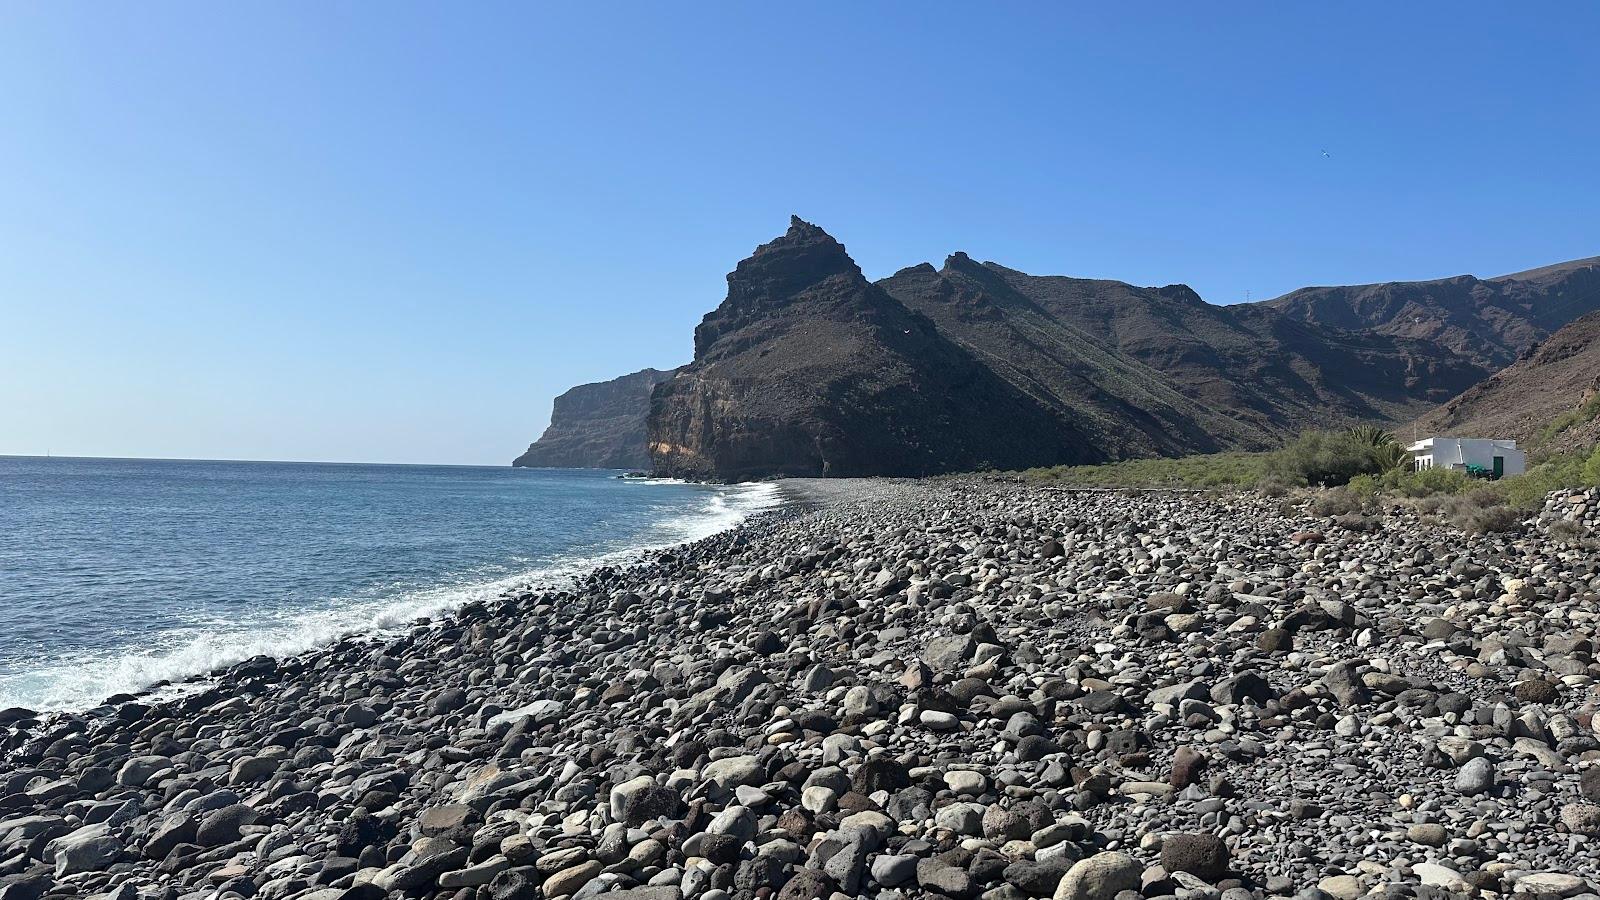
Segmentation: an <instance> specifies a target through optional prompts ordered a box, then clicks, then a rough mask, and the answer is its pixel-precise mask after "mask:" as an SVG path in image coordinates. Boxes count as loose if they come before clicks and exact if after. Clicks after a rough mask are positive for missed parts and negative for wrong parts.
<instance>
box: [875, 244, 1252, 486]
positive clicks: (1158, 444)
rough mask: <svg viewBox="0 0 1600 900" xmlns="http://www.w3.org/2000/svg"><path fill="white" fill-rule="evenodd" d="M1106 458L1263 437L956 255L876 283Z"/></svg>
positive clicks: (1224, 444) (1235, 443) (1196, 448)
mask: <svg viewBox="0 0 1600 900" xmlns="http://www.w3.org/2000/svg"><path fill="white" fill-rule="evenodd" d="M878 284H879V286H881V287H882V288H883V289H884V290H886V291H888V292H889V293H890V294H891V295H893V296H894V297H895V299H897V300H899V301H901V302H902V303H904V304H905V305H906V306H908V307H910V308H911V309H914V310H916V311H917V312H920V313H922V314H923V315H925V316H927V317H928V318H930V319H932V320H933V322H934V323H935V324H936V325H938V327H939V330H940V331H941V332H943V333H944V334H946V335H949V336H950V337H951V338H952V339H953V340H955V341H956V342H957V343H959V344H961V345H962V346H963V347H966V348H967V349H969V350H971V351H972V353H973V355H974V356H976V357H977V358H978V359H980V360H981V361H982V362H983V363H984V364H985V365H987V366H989V367H990V368H992V369H993V370H994V371H995V372H996V373H997V374H998V375H1000V377H1002V378H1004V379H1005V380H1006V381H1009V382H1010V383H1012V384H1014V385H1016V386H1017V387H1018V388H1019V389H1020V390H1022V391H1023V392H1024V393H1026V394H1028V395H1029V396H1030V397H1033V398H1034V399H1035V400H1036V401H1038V402H1039V403H1040V404H1041V405H1044V406H1046V407H1048V408H1050V409H1053V410H1056V411H1058V413H1059V414H1060V415H1061V416H1062V417H1063V418H1064V419H1067V420H1069V421H1073V422H1076V423H1078V425H1079V427H1080V428H1082V429H1083V430H1084V431H1085V432H1086V433H1087V434H1089V435H1090V436H1091V437H1092V438H1093V440H1094V441H1095V442H1096V443H1097V444H1098V445H1099V446H1101V447H1102V448H1104V449H1105V451H1106V454H1107V455H1108V456H1110V457H1112V458H1116V459H1125V458H1130V457H1138V456H1166V455H1175V454H1181V453H1193V452H1204V451H1214V450H1220V449H1223V448H1226V447H1237V446H1245V445H1248V444H1250V443H1251V442H1252V441H1253V440H1254V441H1265V440H1267V438H1266V436H1265V435H1263V434H1261V433H1260V432H1259V431H1257V430H1256V429H1253V428H1249V427H1246V426H1244V425H1243V424H1242V423H1241V422H1239V421H1237V420H1236V419H1234V418H1232V417H1230V416H1228V415H1227V414H1226V413H1223V412H1221V411H1219V410H1217V409H1215V408H1213V407H1210V406H1207V405H1205V404H1204V403H1201V402H1197V401H1196V400H1194V399H1193V398H1191V397H1189V396H1186V395H1185V394H1184V392H1183V391H1181V390H1179V389H1178V388H1177V387H1176V386H1174V385H1173V384H1172V383H1171V381H1170V380H1169V379H1167V378H1166V377H1165V376H1164V375H1163V373H1161V372H1160V371H1158V370H1155V369H1152V368H1151V367H1149V366H1147V365H1145V364H1143V363H1141V362H1139V361H1138V360H1137V359H1134V358H1132V357H1130V356H1128V355H1127V354H1125V353H1123V352H1121V351H1120V350H1118V349H1115V348H1113V347H1111V346H1109V345H1108V344H1107V343H1106V342H1105V341H1104V340H1102V339H1101V338H1099V337H1096V336H1094V335H1091V334H1089V333H1087V332H1085V331H1083V330H1081V329H1079V328H1078V327H1076V326H1075V325H1072V324H1071V323H1069V322H1066V321H1063V320H1062V319H1060V318H1058V317H1056V316H1055V315H1052V314H1051V313H1050V312H1049V311H1048V310H1046V309H1044V308H1043V307H1041V306H1040V305H1039V304H1037V303H1035V302H1034V301H1033V300H1030V299H1029V298H1027V297H1025V296H1023V295H1022V294H1020V293H1019V292H1017V291H1016V290H1015V289H1014V288H1012V287H1011V285H1009V284H1007V283H1006V282H1005V280H1004V279H1003V278H1001V277H1000V276H999V275H998V274H997V273H996V272H995V271H992V270H991V269H989V268H987V267H985V266H983V265H980V264H978V263H975V262H973V261H972V260H971V259H969V258H968V257H967V256H966V254H963V253H957V254H955V255H953V256H951V257H950V258H949V259H947V260H946V261H945V265H944V268H942V269H934V268H933V266H931V265H928V264H926V263H924V264H922V265H920V266H913V267H911V268H909V269H902V270H901V271H899V272H897V273H895V274H894V275H892V276H890V277H889V278H885V279H883V280H882V281H879V282H878Z"/></svg>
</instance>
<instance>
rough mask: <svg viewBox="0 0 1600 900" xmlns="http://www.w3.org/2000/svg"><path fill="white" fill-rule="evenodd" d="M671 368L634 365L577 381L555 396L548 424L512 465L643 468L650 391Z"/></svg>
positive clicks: (646, 457)
mask: <svg viewBox="0 0 1600 900" xmlns="http://www.w3.org/2000/svg"><path fill="white" fill-rule="evenodd" d="M677 371H678V370H677V369H668V370H666V371H662V370H660V369H640V370H639V371H637V372H634V373H633V374H631V375H624V376H622V377H621V378H613V379H611V380H610V381H602V382H599V383H597V384H582V385H579V386H577V387H575V388H573V389H571V390H569V391H567V392H566V393H564V394H562V395H561V396H559V397H557V398H556V401H555V406H554V408H553V409H552V411H551V413H550V427H548V428H546V429H545V430H544V434H542V435H540V436H539V439H538V440H537V441H534V442H533V443H532V444H531V445H529V446H528V449H527V451H526V452H524V453H523V454H522V455H521V456H519V457H517V458H516V459H515V460H514V461H512V463H511V464H512V465H513V466H529V467H542V466H554V467H561V468H575V469H582V468H591V469H648V468H650V451H649V449H648V447H647V446H646V439H645V419H646V417H647V416H648V415H649V412H650V393H651V391H653V390H654V389H655V386H656V385H658V384H660V383H661V382H663V381H666V380H667V379H668V378H671V377H672V376H673V375H674V374H676V373H677Z"/></svg>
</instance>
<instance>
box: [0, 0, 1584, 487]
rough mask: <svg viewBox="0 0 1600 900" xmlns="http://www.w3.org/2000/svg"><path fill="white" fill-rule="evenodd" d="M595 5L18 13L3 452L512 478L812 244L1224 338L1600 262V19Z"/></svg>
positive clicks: (1545, 12) (1270, 9) (1, 390)
mask: <svg viewBox="0 0 1600 900" xmlns="http://www.w3.org/2000/svg"><path fill="white" fill-rule="evenodd" d="M598 6H601V4H588V3H571V4H550V5H535V4H528V3H506V4H495V3H471V4H442V3H440V4H426V5H412V4H406V3H381V4H380V3H369V2H362V3H278V2H274V3H215V4H203V3H198V2H182V3H179V2H157V3H141V4H133V3H96V4H90V3H42V2H41V3H8V4H4V5H3V6H0V453H43V452H45V451H46V450H47V449H48V450H50V451H52V452H54V453H57V454H78V455H119V456H122V455H132V456H179V457H219V458H246V459H321V460H353V461H361V460H364V461H388V462H450V463H504V462H507V461H509V460H510V459H511V457H512V456H514V455H515V454H516V453H518V452H519V451H520V450H521V449H522V448H523V447H524V446H525V445H526V444H527V443H528V442H529V441H530V440H532V439H533V438H534V437H535V436H537V434H538V433H539V431H540V430H541V429H542V428H543V426H544V425H545V422H546V420H547V417H548V415H549V406H550V400H551V398H552V397H553V396H554V395H555V394H557V393H559V392H560V391H561V390H563V389H565V388H567V387H568V386H570V385H572V384H575V383H579V382H584V381H593V380H599V379H603V378H608V377H611V376H614V375H617V374H621V373H623V372H627V371H632V370H634V369H637V368H640V367H643V366H646V365H652V366H658V367H664V366H670V365H674V364H678V363H682V362H685V361H687V359H688V358H689V355H690V346H691V345H690V333H691V330H692V328H693V326H694V324H695V323H696V322H697V321H699V318H700V316H701V315H702V314H704V313H705V312H706V311H707V310H709V309H710V308H712V307H713V306H714V305H716V304H717V303H718V302H719V301H720V300H721V298H722V295H723V292H724V287H725V285H724V282H723V276H724V275H725V274H726V273H727V272H728V271H729V270H730V269H731V268H732V267H733V265H734V263H735V262H737V261H738V260H739V259H740V258H741V257H743V256H745V255H747V254H748V253H749V251H750V250H751V249H752V248H753V247H755V245H756V244H758V243H760V242H762V241H764V240H767V239H768V238H770V237H772V236H773V235H775V234H777V233H779V232H781V231H782V230H783V228H784V227H785V226H786V224H787V221H788V216H789V214H790V213H791V212H793V213H799V214H800V215H802V216H804V217H805V218H807V219H810V220H812V221H815V222H817V223H819V224H821V225H822V226H824V227H825V228H827V229H828V230H829V231H831V232H832V233H833V234H834V235H835V236H837V237H838V238H839V239H840V240H842V241H844V242H845V244H846V245H847V246H848V247H849V248H850V250H851V252H852V254H853V255H854V256H855V258H856V260H857V261H858V262H859V263H860V264H861V266H862V267H863V269H865V270H866V272H867V274H868V275H869V276H872V277H880V276H883V275H887V274H889V273H891V272H893V271H894V270H896V269H898V268H900V267H903V266H907V265H912V264H915V263H917V262H920V261H924V260H927V261H932V262H934V263H936V264H937V263H938V262H939V261H941V260H942V259H943V258H944V256H945V255H946V254H947V253H949V252H951V251H953V250H958V249H960V250H965V251H967V252H969V253H971V254H972V255H973V256H975V257H978V258H980V259H993V260H996V261H999V262H1002V263H1005V264H1007V265H1010V266H1013V267H1016V268H1020V269H1023V270H1026V271H1031V272H1039V273H1060V274H1073V275H1082V276H1098V277H1111V278H1120V279H1125V280H1128V281H1132V282H1135V283H1138V284H1166V283H1171V282H1180V281H1181V282H1185V283H1188V284H1190V285H1192V286H1193V287H1194V288H1195V289H1197V290H1198V291H1200V293H1201V294H1202V296H1204V297H1206V298H1207V299H1209V300H1212V301H1213V302H1233V301H1237V300H1241V299H1243V298H1244V297H1245V295H1246V292H1247V291H1248V292H1249V293H1250V296H1251V297H1252V298H1255V299H1261V298H1264V297H1270V296H1274V295H1276V294H1280V293H1283V292H1285V291H1288V290H1290V289H1292V288H1295V287H1297V286H1300V285H1304V284H1317V283H1321V284H1329V283H1350V282H1364V281H1377V280H1389V279H1411V278H1427V277H1435V276H1442V275H1449V274H1456V273H1461V272H1474V273H1477V274H1486V275H1487V274H1499V273H1503V272H1507V271H1513V270H1517V269H1522V268H1528V267H1532V266H1536V265H1541V264H1545V263H1550V262H1555V261H1558V260H1563V259H1569V258H1574V257H1580V256H1589V255H1594V254H1597V253H1600V225H1597V223H1600V203H1597V201H1600V164H1597V163H1596V159H1597V158H1600V116H1596V114H1595V113H1596V110H1597V106H1596V104H1597V102H1600V100H1597V98H1600V76H1597V73H1600V69H1597V67H1596V65H1595V54H1594V48H1595V42H1596V39H1597V36H1600V11H1597V10H1600V7H1596V6H1595V5H1593V4H1588V3H1573V4H1569V5H1561V4H1551V5H1542V6H1539V7H1537V8H1536V9H1537V11H1538V13H1539V14H1540V15H1539V16H1538V17H1534V16H1532V15H1521V14H1519V13H1521V12H1525V11H1528V10H1529V9H1530V8H1528V7H1520V6H1517V5H1514V4H1506V3H1498V2H1497V3H1488V4H1462V3H1438V4H1412V3H1402V4H1394V3H1382V4H1376V3H1375V4H1344V3H1318V4H1310V3H1283V2H1272V3H1261V4H1196V3H1188V2H1185V3H1182V4H1171V5H1159V4H1148V5H1138V9H1137V11H1134V10H1133V9H1132V7H1133V6H1134V5H1131V4H1076V5H1069V4H1056V3H1051V4H1040V5H1036V6H1030V5H1027V4H1021V3H1015V4H977V5H968V4H960V5H957V4H948V5H945V4H929V3H914V4H912V3H908V4H889V3H858V2H852V3H839V4H830V3H805V4H795V3H784V4H773V3H737V4H727V5H714V4H702V3H693V4H688V3H648V4H646V3H640V4H629V5H606V6H607V8H606V9H603V10H601V9H596V8H595V7H598ZM1324 151H1326V153H1327V155H1326V156H1325V155H1324Z"/></svg>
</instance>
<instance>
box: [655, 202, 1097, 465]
mask: <svg viewBox="0 0 1600 900" xmlns="http://www.w3.org/2000/svg"><path fill="white" fill-rule="evenodd" d="M930 271H931V270H930ZM934 277H936V274H935V276H934ZM649 440H650V450H651V456H652V458H653V460H654V462H655V469H656V471H657V472H658V473H661V474H665V475H679V476H689V477H697V478H720V479H739V478H752V477H764V476H769V475H819V474H821V475H884V474H893V475H927V474H933V473H937V472H949V471H960V470H970V469H981V468H988V467H991V466H998V467H1001V468H1018V467H1026V466H1029V465H1039V464H1044V463H1054V462H1060V461H1073V462H1078V461H1087V460H1090V459H1097V458H1099V457H1097V456H1095V455H1094V454H1095V451H1094V450H1093V449H1092V448H1089V447H1088V446H1087V444H1086V443H1085V442H1083V441H1082V440H1080V436H1079V435H1078V434H1077V432H1076V430H1075V429H1074V428H1073V427H1071V426H1070V425H1069V424H1067V423H1062V422H1059V421H1058V420H1057V419H1056V418H1055V416H1054V415H1053V414H1052V413H1050V412H1049V411H1047V410H1045V409H1043V408H1042V407H1040V406H1039V405H1038V403H1037V402H1036V401H1035V400H1034V399H1033V398H1031V397H1029V396H1027V395H1026V394H1025V393H1024V392H1022V391H1019V390H1018V389H1016V388H1015V387H1014V386H1012V385H1010V384H1008V383H1007V382H1005V381H1004V380H1003V379H1001V378H999V377H998V376H996V375H995V374H994V372H992V371H990V370H988V369H987V368H985V367H984V366H983V365H982V364H981V363H980V362H978V361H977V360H976V359H974V358H973V357H972V355H971V353H970V352H969V351H967V350H966V349H964V348H962V347H960V346H958V345H957V344H955V343H954V342H952V341H951V340H950V339H949V338H947V337H945V336H943V335H941V334H940V333H939V332H938V330H937V329H936V328H935V327H934V325H933V323H932V322H930V321H929V320H928V319H927V318H926V317H924V316H921V315H919V314H917V313H914V312H912V311H911V310H909V309H907V308H906V307H905V306H904V305H902V304H901V303H900V302H899V301H898V300H896V299H895V298H893V297H892V296H890V295H889V294H888V293H886V292H885V291H884V290H883V288H881V287H879V286H877V285H875V284H873V283H871V282H869V281H867V279H866V278H865V277H864V276H863V275H862V274H861V270H860V269H859V268H858V267H857V266H856V264H855V263H854V262H853V261H852V260H851V259H850V257H849V255H848V254H847V253H846V252H845V249H844V246H843V245H842V244H840V243H839V242H838V241H836V240H834V239H833V238H832V237H831V236H830V235H829V234H828V233H827V232H825V231H823V230H822V229H821V228H818V227H817V226H815V225H812V224H811V223H809V222H806V221H804V220H801V219H799V218H795V219H792V220H791V221H790V225H789V229H788V231H787V232H786V233H784V235H783V236H781V237H779V238H777V239H776V240H773V241H771V242H769V243H766V244H762V245H761V246H760V247H758V248H757V249H756V251H755V252H754V253H753V254H752V255H751V256H750V257H749V258H748V259H746V260H744V261H743V262H740V263H739V264H738V266H737V267H736V268H735V269H734V271H733V272H732V274H730V275H729V276H728V296H727V298H726V299H725V300H723V302H722V303H721V304H720V305H718V306H717V308H716V309H714V310H713V311H712V312H711V313H710V314H708V315H707V316H706V317H705V319H704V320H703V321H702V322H701V323H700V326H699V327H698V328H697V329H696V330H695V358H694V362H693V363H691V364H690V365H689V366H688V367H687V368H686V369H685V370H684V372H683V374H682V375H681V376H680V377H678V378H675V379H673V380H672V381H669V382H666V383H663V384H662V385H661V386H660V387H659V388H657V390H656V391H655V394H654V396H653V397H652V400H651V411H650V422H649Z"/></svg>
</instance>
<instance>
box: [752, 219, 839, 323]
mask: <svg viewBox="0 0 1600 900" xmlns="http://www.w3.org/2000/svg"><path fill="white" fill-rule="evenodd" d="M837 276H843V277H845V278H850V279H856V278H861V277H862V275H861V269H860V268H859V267H858V266H857V265H856V263H855V260H853V259H851V258H850V254H849V253H847V252H845V249H844V245H843V244H841V243H839V242H838V241H837V240H834V238H833V235H831V234H828V233H827V232H826V231H823V230H822V229H821V228H818V227H817V226H815V225H813V224H811V223H810V222H807V221H805V220H803V219H801V218H800V217H799V216H791V217H790V218H789V230H788V231H786V232H784V234H783V236H782V237H779V238H775V239H774V240H771V241H768V242H767V243H765V244H762V245H761V246H759V247H757V248H756V252H754V253H752V254H751V255H750V256H749V257H748V258H746V259H744V260H742V261H741V262H740V263H739V265H738V266H737V267H735V268H734V270H733V271H732V272H730V273H728V300H727V304H729V305H734V306H743V305H747V304H759V303H763V302H771V301H783V300H787V299H789V298H790V297H792V296H794V295H795V294H797V293H799V292H801V291H804V290H806V289H807V288H810V287H811V286H813V285H815V284H817V283H818V282H820V281H823V280H826V279H828V278H833V277H837Z"/></svg>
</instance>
